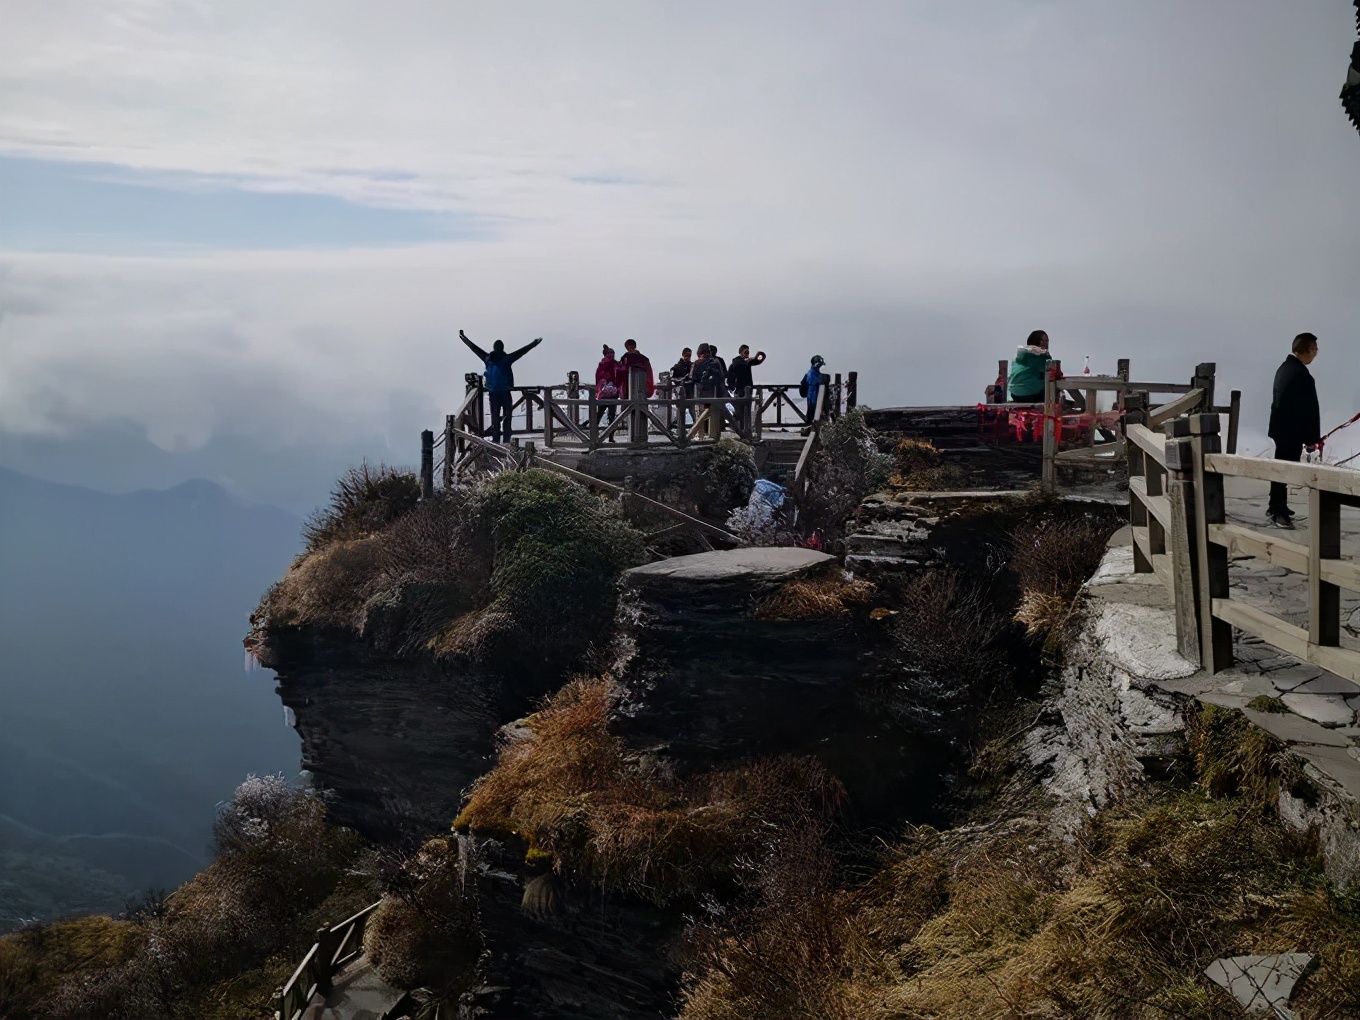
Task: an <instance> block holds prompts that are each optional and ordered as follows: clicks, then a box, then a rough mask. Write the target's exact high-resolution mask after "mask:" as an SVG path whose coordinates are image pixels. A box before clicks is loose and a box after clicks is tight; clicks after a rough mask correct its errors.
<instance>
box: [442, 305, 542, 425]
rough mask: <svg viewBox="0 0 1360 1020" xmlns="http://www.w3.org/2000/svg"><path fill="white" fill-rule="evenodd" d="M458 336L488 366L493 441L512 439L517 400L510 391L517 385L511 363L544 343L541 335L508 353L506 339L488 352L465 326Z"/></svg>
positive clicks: (486, 370)
mask: <svg viewBox="0 0 1360 1020" xmlns="http://www.w3.org/2000/svg"><path fill="white" fill-rule="evenodd" d="M458 339H459V340H461V341H463V343H465V344H467V345H468V349H469V350H471V351H472V353H473V354H475V355H477V357H479V358H481V359H482V365H483V366H484V367H485V375H486V391H487V392H488V393H490V394H491V440H492V442H496V443H508V442H510V405H511V404H512V403H513V402H514V400H513V394H512V393H511V392H510V391H511V390H512V389H514V388H515V370H514V369H513V368H511V366H512V365H513V364H514V363H515V362H516V361H518V360H519V359H520V358H522V357H524V355H526V354H528V353H529V352H530V351H532V350H533V349H534V348H535V347H537V346H538V345H539V344H541V343H542V342H543V338H542V337H539V338H538V339H536V340H533V341H531V342H530V343H527V344H525V345H524V346H523V347H521V348H520V349H519V350H517V351H511V352H510V353H508V354H507V353H506V351H505V344H504V342H503V341H500V340H497V341H496V342H495V343H494V344H492V345H491V353H490V354H488V353H487V352H486V351H484V350H482V349H481V348H480V347H478V346H477V345H476V344H474V343H473V342H472V341H471V340H469V339H468V337H467V334H466V333H464V332H463V331H462V330H461V329H460V330H459V331H458Z"/></svg>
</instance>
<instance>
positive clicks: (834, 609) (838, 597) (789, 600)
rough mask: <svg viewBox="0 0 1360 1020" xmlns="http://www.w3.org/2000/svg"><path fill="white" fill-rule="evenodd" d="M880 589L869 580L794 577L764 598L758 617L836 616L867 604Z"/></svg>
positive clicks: (823, 618) (794, 618) (802, 617)
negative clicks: (796, 578)
mask: <svg viewBox="0 0 1360 1020" xmlns="http://www.w3.org/2000/svg"><path fill="white" fill-rule="evenodd" d="M877 590H878V589H877V588H876V587H875V586H874V585H873V584H872V583H870V582H869V581H863V580H855V581H848V580H846V579H845V578H844V577H823V578H816V579H813V580H808V581H790V582H788V583H787V584H785V585H784V586H783V587H782V588H780V589H779V590H778V591H777V592H775V593H774V594H773V595H771V596H769V597H768V598H767V599H765V600H764V601H762V602H761V603H760V604H759V605H758V606H757V607H756V610H755V614H754V615H755V617H756V619H758V620H834V619H836V618H837V617H841V616H845V615H847V614H848V613H850V612H851V610H853V609H859V608H862V607H864V606H867V605H868V604H869V602H870V600H871V599H872V598H873V596H874V592H876V591H877Z"/></svg>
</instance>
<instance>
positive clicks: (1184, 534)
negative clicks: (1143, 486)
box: [1154, 472, 1199, 665]
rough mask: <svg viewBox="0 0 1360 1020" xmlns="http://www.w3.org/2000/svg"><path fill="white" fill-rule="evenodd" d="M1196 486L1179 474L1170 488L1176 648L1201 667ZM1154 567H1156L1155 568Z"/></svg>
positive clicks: (1172, 587) (1168, 497)
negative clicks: (1197, 600) (1195, 553)
mask: <svg viewBox="0 0 1360 1020" xmlns="http://www.w3.org/2000/svg"><path fill="white" fill-rule="evenodd" d="M1193 484H1194V483H1193V482H1191V481H1189V480H1187V479H1186V477H1185V476H1184V475H1183V474H1181V473H1179V472H1178V473H1177V474H1176V475H1175V476H1174V477H1172V478H1170V479H1169V481H1168V484H1167V495H1166V500H1167V503H1168V504H1169V505H1170V507H1171V527H1170V528H1168V529H1167V538H1168V540H1169V541H1170V544H1171V582H1170V585H1169V587H1170V588H1171V594H1172V598H1173V599H1174V601H1175V605H1176V647H1177V649H1178V650H1179V651H1180V653H1181V655H1183V656H1184V657H1185V658H1186V659H1188V660H1189V661H1191V662H1193V663H1195V664H1196V665H1198V664H1199V614H1198V612H1197V610H1196V605H1197V603H1196V599H1195V560H1194V552H1195V550H1194V541H1195V506H1194V499H1195V494H1194V489H1193ZM1155 565H1156V564H1155V563H1154V567H1155Z"/></svg>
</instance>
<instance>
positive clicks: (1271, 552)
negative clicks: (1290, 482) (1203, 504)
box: [1209, 524, 1308, 574]
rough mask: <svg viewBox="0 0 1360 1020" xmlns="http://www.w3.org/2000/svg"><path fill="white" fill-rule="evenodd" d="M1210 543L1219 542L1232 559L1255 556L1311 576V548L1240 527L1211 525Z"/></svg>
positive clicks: (1234, 525) (1271, 563)
mask: <svg viewBox="0 0 1360 1020" xmlns="http://www.w3.org/2000/svg"><path fill="white" fill-rule="evenodd" d="M1209 541H1210V542H1217V543H1218V544H1219V545H1221V546H1224V547H1226V548H1227V550H1228V554H1229V555H1230V556H1254V557H1256V558H1257V559H1258V560H1265V561H1266V562H1267V563H1269V564H1270V565H1271V566H1273V567H1284V568H1285V569H1287V570H1296V571H1298V572H1299V573H1300V574H1306V573H1308V547H1307V546H1306V545H1302V544H1300V543H1298V542H1291V541H1289V540H1288V539H1285V538H1277V537H1276V536H1275V535H1267V534H1265V533H1263V532H1260V531H1256V530H1254V529H1252V528H1248V527H1245V526H1243V525H1241V524H1211V525H1209Z"/></svg>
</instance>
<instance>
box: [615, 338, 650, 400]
mask: <svg viewBox="0 0 1360 1020" xmlns="http://www.w3.org/2000/svg"><path fill="white" fill-rule="evenodd" d="M619 364H620V365H621V366H623V384H622V385H621V386H620V387H619V391H620V392H621V393H622V394H623V396H624V397H625V398H626V397H628V396H629V393H628V376H629V375H631V374H632V371H633V369H635V368H636V369H641V370H642V371H644V372H646V373H647V396H649V397H650V396H652V395H653V394H655V393H656V381H655V380H654V379H653V378H652V362H651V360H650V359H649V358H648V357H647V355H645V354H643V353H642V352H641V351H639V350H638V349H637V341H636V340H625V341H624V342H623V357H622V358H620V359H619Z"/></svg>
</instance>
